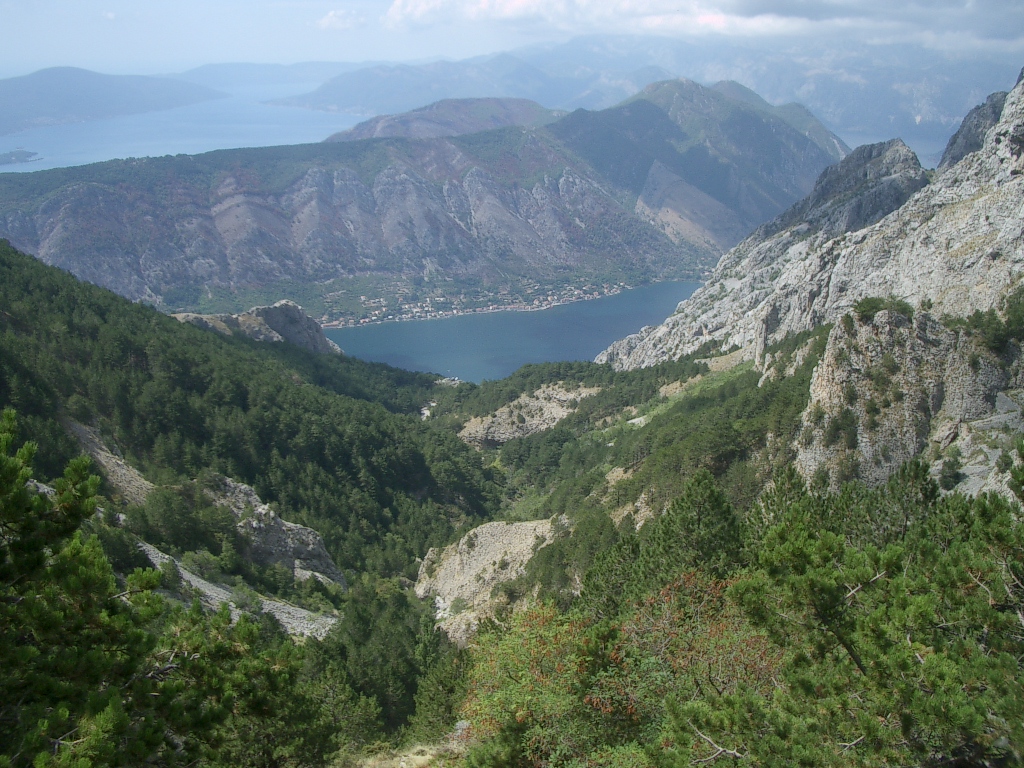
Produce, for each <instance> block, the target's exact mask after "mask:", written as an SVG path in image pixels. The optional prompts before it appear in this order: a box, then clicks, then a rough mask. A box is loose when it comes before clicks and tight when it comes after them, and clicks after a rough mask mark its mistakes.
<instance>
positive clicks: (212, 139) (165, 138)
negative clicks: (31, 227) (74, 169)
mask: <svg viewBox="0 0 1024 768" xmlns="http://www.w3.org/2000/svg"><path fill="white" fill-rule="evenodd" d="M301 89H302V86H291V87H290V88H289V91H288V92H289V93H290V92H293V91H294V92H296V93H299V92H301ZM306 90H311V88H307V89H306ZM278 95H285V94H283V93H277V92H274V91H270V90H266V89H263V90H261V91H259V92H254V93H248V94H246V93H240V94H233V95H231V96H228V97H227V98H223V99H214V100H212V101H204V102H201V103H199V104H190V105H189V106H186V107H179V108H177V109H168V110H163V111H161V112H145V113H143V114H141V115H127V116H125V117H113V118H109V119H106V120H93V121H90V122H87V123H71V124H68V125H53V126H48V127H46V128H34V129H32V130H30V131H21V132H19V133H12V134H8V135H6V136H0V154H3V153H5V152H10V151H12V150H15V149H25V150H28V151H29V152H36V153H38V155H39V157H38V158H36V159H34V160H33V161H32V162H29V163H19V164H14V165H0V173H5V172H9V171H41V170H45V169H47V168H59V167H62V166H67V165H84V164H86V163H98V162H100V161H103V160H113V159H115V158H125V157H161V156H163V155H177V154H189V155H192V154H198V153H200V152H209V151H211V150H214V149H235V148H237V147H268V146H274V145H278V144H308V143H311V142H316V141H323V140H324V139H326V138H327V137H328V136H330V135H331V134H332V133H335V132H337V131H341V130H344V129H346V128H351V127H352V126H353V125H355V124H356V123H357V122H358V120H359V118H355V117H352V116H351V115H339V114H330V113H327V112H316V111H313V110H311V109H299V108H297V107H277V106H272V105H269V104H263V103H262V101H263V100H266V99H270V98H273V97H275V96H278Z"/></svg>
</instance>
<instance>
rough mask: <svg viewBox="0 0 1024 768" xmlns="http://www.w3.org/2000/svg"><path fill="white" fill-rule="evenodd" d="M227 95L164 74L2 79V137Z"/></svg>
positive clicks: (64, 70)
mask: <svg viewBox="0 0 1024 768" xmlns="http://www.w3.org/2000/svg"><path fill="white" fill-rule="evenodd" d="M221 96H223V94H221V93H218V92H217V91H214V90H212V89H210V88H206V87H204V86H201V85H196V84H193V83H183V82H179V81H176V80H170V79H167V78H161V77H142V76H138V75H102V74H99V73H97V72H90V71H89V70H86V69H77V68H75V67H54V68H51V69H41V70H39V71H38V72H33V73H32V74H31V75H24V76H23V77H11V78H7V79H6V80H0V135H3V134H7V133H16V132H17V131H24V130H28V129H30V128H39V127H42V126H45V125H59V124H61V123H78V122H84V121H87V120H99V119H102V118H105V117H115V116H118V115H131V114H136V113H138V112H153V111H157V110H163V109H173V108H174V107H183V106H185V105H187V104H195V103H196V102H199V101H206V100H208V99H216V98H219V97H221Z"/></svg>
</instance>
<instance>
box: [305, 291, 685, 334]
mask: <svg viewBox="0 0 1024 768" xmlns="http://www.w3.org/2000/svg"><path fill="white" fill-rule="evenodd" d="M661 282H672V281H669V280H651V281H650V282H649V283H641V284H640V285H628V284H626V283H618V284H616V285H611V286H605V287H604V288H603V289H600V290H597V289H595V290H592V291H590V292H587V291H583V290H580V289H574V290H573V292H572V293H570V294H568V295H564V296H558V297H557V298H551V296H550V295H549V296H548V297H545V298H544V299H534V301H533V302H531V303H529V304H528V303H526V302H513V303H509V304H488V305H486V306H482V307H473V308H471V309H446V310H430V309H428V308H424V307H422V306H419V305H414V308H413V309H412V310H411V311H408V312H404V313H402V314H400V315H388V316H387V317H382V318H372V317H364V318H360V319H358V320H349V321H343V320H330V321H326V322H321V323H320V326H321V327H322V328H324V329H325V330H337V329H339V328H361V327H363V326H367V325H384V324H385V323H404V322H411V321H416V320H442V319H445V318H449V317H463V316H466V315H482V314H489V313H493V312H541V311H543V310H545V309H553V308H554V307H560V306H563V305H565V304H575V303H577V302H580V301H593V300H594V299H604V298H607V297H609V296H615V295H618V294H620V293H622V292H623V291H629V290H632V289H634V288H640V287H642V286H644V285H653V284H655V283H661Z"/></svg>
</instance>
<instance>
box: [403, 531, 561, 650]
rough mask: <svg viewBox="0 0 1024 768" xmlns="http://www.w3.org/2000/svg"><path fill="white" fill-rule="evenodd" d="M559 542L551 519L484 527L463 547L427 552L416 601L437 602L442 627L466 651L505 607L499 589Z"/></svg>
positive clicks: (465, 540) (468, 537)
mask: <svg viewBox="0 0 1024 768" xmlns="http://www.w3.org/2000/svg"><path fill="white" fill-rule="evenodd" d="M553 538H554V524H553V523H552V521H551V520H534V521H530V522H524V523H506V522H497V523H486V524H484V525H481V526H479V527H478V528H474V529H473V530H472V531H470V532H469V533H467V534H466V535H465V536H463V537H462V538H461V539H460V540H459V541H458V542H457V543H455V544H451V545H449V546H447V547H445V548H444V549H443V550H437V549H431V550H430V551H429V552H427V556H426V557H425V558H423V563H422V564H421V565H420V572H419V577H418V578H417V580H416V596H417V597H419V598H420V599H421V600H423V599H426V598H428V597H432V598H434V605H435V608H436V611H437V621H438V626H439V627H440V628H441V629H442V630H444V632H445V634H447V635H448V637H449V638H450V639H451V640H452V641H453V642H455V643H457V644H458V645H459V646H460V647H465V645H466V643H467V642H469V639H470V638H471V637H472V636H473V634H474V633H475V632H476V630H477V627H478V626H479V624H480V621H481V620H483V619H485V618H487V617H489V616H493V615H494V612H495V611H496V610H497V609H498V608H499V607H500V606H502V605H504V604H505V601H504V600H503V599H502V598H501V596H498V595H495V594H493V592H494V588H495V587H497V586H499V585H500V584H502V583H504V582H507V581H512V580H513V579H516V578H518V577H519V576H521V575H522V574H523V572H524V571H525V569H526V564H527V563H528V562H529V561H530V559H531V558H532V557H533V555H534V554H535V553H536V552H537V550H539V549H540V548H541V547H544V546H547V545H548V544H550V543H551V541H552V540H553Z"/></svg>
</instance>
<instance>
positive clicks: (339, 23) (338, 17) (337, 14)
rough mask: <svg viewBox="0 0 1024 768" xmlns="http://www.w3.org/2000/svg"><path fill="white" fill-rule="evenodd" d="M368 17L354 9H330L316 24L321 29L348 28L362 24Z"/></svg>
mask: <svg viewBox="0 0 1024 768" xmlns="http://www.w3.org/2000/svg"><path fill="white" fill-rule="evenodd" d="M365 22H366V19H365V18H364V17H363V16H361V15H360V14H358V13H354V12H353V11H330V12H329V13H328V14H327V15H326V16H324V17H323V18H322V19H319V20H317V22H316V25H317V26H318V27H320V29H334V30H346V29H354V28H355V27H359V26H362V25H363V24H364V23H365Z"/></svg>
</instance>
